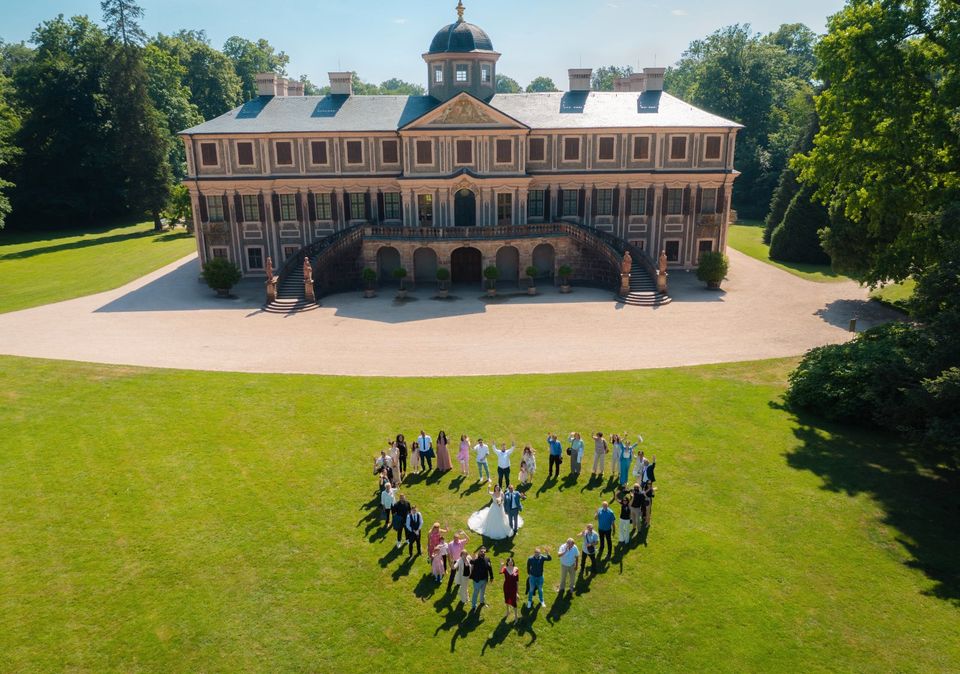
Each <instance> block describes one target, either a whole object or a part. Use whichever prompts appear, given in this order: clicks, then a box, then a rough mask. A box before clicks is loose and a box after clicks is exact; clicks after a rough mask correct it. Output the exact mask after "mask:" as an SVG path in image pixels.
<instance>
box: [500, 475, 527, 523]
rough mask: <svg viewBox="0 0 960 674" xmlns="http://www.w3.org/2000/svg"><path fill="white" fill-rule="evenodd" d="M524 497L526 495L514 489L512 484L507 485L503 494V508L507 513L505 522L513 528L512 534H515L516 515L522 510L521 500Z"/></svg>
mask: <svg viewBox="0 0 960 674" xmlns="http://www.w3.org/2000/svg"><path fill="white" fill-rule="evenodd" d="M525 498H527V497H526V495H524V494H521V493H520V492H518V491H516V490H515V489H514V488H513V485H512V484H508V485H507V491H506V492H504V494H503V509H504V510H505V511H506V513H507V522H508V523H509V525H510V528H511V529H512V530H513V535H514V536H516V535H517V528H518V527H517V516H518V515H519V514H520V511H521V510H523V503H521V501H522V500H523V499H525Z"/></svg>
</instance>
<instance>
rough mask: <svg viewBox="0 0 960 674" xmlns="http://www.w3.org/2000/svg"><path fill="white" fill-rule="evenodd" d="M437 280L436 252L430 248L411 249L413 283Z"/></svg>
mask: <svg viewBox="0 0 960 674" xmlns="http://www.w3.org/2000/svg"><path fill="white" fill-rule="evenodd" d="M436 280H437V254H436V253H435V252H434V251H433V249H432V248H417V249H416V250H415V251H413V281H414V283H433V282H435V281H436Z"/></svg>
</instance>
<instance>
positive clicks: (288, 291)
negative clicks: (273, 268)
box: [263, 265, 320, 314]
mask: <svg viewBox="0 0 960 674" xmlns="http://www.w3.org/2000/svg"><path fill="white" fill-rule="evenodd" d="M319 306H320V305H319V304H317V303H316V302H307V298H306V291H305V290H304V287H303V265H296V266H294V267H293V268H291V269H290V271H289V273H287V274H286V275H285V276H284V277H283V278H281V280H280V283H278V284H277V299H275V300H274V301H273V302H270V303H269V304H267V305H265V306H264V307H263V310H264V311H268V312H270V313H271V314H292V313H295V312H301V311H312V310H313V309H316V308H317V307H319Z"/></svg>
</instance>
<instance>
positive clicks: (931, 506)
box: [772, 403, 960, 606]
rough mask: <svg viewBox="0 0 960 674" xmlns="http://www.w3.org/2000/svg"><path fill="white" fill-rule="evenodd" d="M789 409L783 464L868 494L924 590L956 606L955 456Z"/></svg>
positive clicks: (959, 536)
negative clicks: (923, 579)
mask: <svg viewBox="0 0 960 674" xmlns="http://www.w3.org/2000/svg"><path fill="white" fill-rule="evenodd" d="M772 406H774V407H778V408H780V409H782V406H780V405H778V404H776V403H772ZM790 412H791V413H793V415H794V422H795V423H796V427H795V428H794V429H793V434H794V436H795V437H796V439H797V441H798V444H797V446H796V447H795V448H794V449H793V450H791V451H789V452H787V453H786V461H787V465H789V466H790V467H792V468H795V469H797V470H806V471H810V472H812V473H814V474H816V475H818V476H819V477H820V478H821V479H822V480H823V487H822V488H823V489H826V490H829V491H834V492H843V493H845V494H849V495H857V494H868V495H869V496H870V497H871V498H872V499H873V500H874V501H875V502H876V503H877V504H878V505H879V506H880V507H881V508H882V509H883V511H884V517H883V522H884V523H885V524H887V525H889V526H891V527H892V528H894V529H896V531H897V532H899V534H900V535H899V536H898V537H897V540H898V542H899V543H900V545H901V546H903V549H904V550H905V551H907V552H908V553H909V554H910V555H911V556H912V559H911V560H910V561H908V562H907V565H908V566H909V567H911V568H914V569H917V570H919V571H920V572H922V573H923V574H924V575H926V576H927V578H929V579H930V580H932V581H933V582H934V583H935V585H934V587H933V588H932V589H931V590H929V591H927V592H925V594H928V595H930V596H933V597H936V598H938V599H943V600H945V601H948V602H950V603H951V604H953V605H954V606H960V566H958V565H957V556H956V552H957V550H960V527H957V526H956V523H957V521H960V501H958V499H957V496H956V495H957V489H958V487H960V479H958V477H960V475H958V473H960V471H958V466H957V462H956V458H955V457H952V456H949V455H946V454H945V453H942V452H938V451H936V450H931V449H928V448H922V447H917V446H911V445H908V444H906V443H904V444H894V443H892V442H890V441H889V440H888V439H887V438H881V437H880V436H879V435H876V434H873V433H870V432H868V431H861V430H858V429H852V428H850V427H844V426H840V425H835V424H831V423H828V422H824V421H822V420H820V419H817V418H815V417H812V416H810V415H807V414H805V413H802V412H801V413H797V411H795V410H790Z"/></svg>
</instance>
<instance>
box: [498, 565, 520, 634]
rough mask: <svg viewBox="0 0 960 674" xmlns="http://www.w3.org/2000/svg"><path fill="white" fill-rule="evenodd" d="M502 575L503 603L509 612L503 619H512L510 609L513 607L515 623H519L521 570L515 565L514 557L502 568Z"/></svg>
mask: <svg viewBox="0 0 960 674" xmlns="http://www.w3.org/2000/svg"><path fill="white" fill-rule="evenodd" d="M500 574H501V575H502V576H503V601H504V602H505V603H506V605H507V612H506V613H504V614H503V619H504V620H506V619H507V618H509V617H510V607H511V606H512V607H513V622H514V624H516V622H517V588H518V587H519V585H520V569H518V568H517V566H516V565H515V564H514V563H513V557H510V558H508V559H507V561H506V563H505V564H504V565H503V566H501V567H500Z"/></svg>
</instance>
